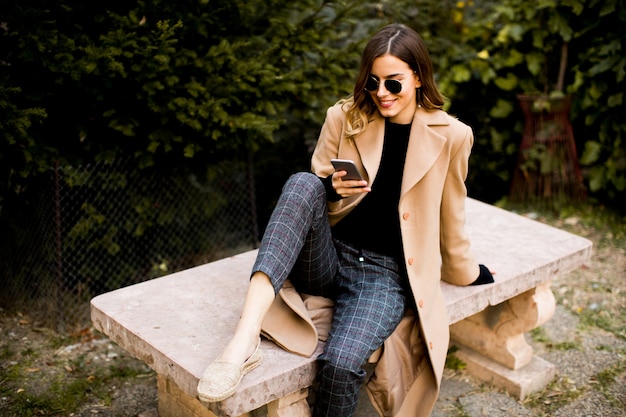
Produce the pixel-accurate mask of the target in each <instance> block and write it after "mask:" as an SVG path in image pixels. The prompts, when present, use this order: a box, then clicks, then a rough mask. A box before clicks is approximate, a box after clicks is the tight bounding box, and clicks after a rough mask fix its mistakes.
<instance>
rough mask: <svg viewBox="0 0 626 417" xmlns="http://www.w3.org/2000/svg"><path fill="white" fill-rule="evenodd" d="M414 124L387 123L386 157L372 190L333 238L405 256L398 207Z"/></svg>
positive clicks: (381, 252)
mask: <svg viewBox="0 0 626 417" xmlns="http://www.w3.org/2000/svg"><path fill="white" fill-rule="evenodd" d="M410 132H411V125H410V124H408V125H400V124H395V123H391V122H390V121H389V119H387V120H386V122H385V138H384V144H383V154H382V157H381V160H380V167H379V168H378V173H377V175H376V178H375V180H374V183H373V184H372V190H371V191H370V192H369V193H368V195H367V196H365V198H363V201H361V202H360V203H359V205H358V206H356V207H355V208H354V210H352V211H351V212H350V214H348V215H347V216H346V217H345V218H343V219H342V220H341V221H340V222H339V223H337V224H336V225H335V226H334V227H333V228H332V232H333V236H334V237H335V238H337V239H339V240H341V241H343V242H346V243H350V244H353V245H355V246H357V247H360V248H363V249H366V250H371V251H374V252H377V253H380V254H384V255H390V256H402V238H401V234H400V219H399V217H398V204H399V202H400V188H401V186H402V173H403V171H404V161H405V159H406V150H407V146H408V144H409V134H410Z"/></svg>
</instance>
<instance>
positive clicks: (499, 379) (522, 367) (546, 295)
mask: <svg viewBox="0 0 626 417" xmlns="http://www.w3.org/2000/svg"><path fill="white" fill-rule="evenodd" d="M550 284H551V283H550V282H546V283H544V284H542V285H539V286H537V287H536V288H534V289H532V290H529V291H526V292H525V293H523V294H520V295H518V296H517V297H515V298H512V299H510V300H508V301H505V302H503V303H501V304H498V305H496V306H491V307H488V308H487V309H485V310H483V311H481V312H480V313H478V314H475V315H473V316H471V317H468V318H466V319H464V320H462V321H460V322H458V323H455V324H453V325H451V326H450V334H451V337H452V339H453V340H454V341H456V342H457V343H458V344H459V345H460V346H461V350H460V351H458V352H456V356H457V357H458V358H459V359H461V360H462V361H464V362H465V363H466V364H467V369H468V371H469V372H471V373H472V374H473V375H474V376H476V377H477V378H479V379H481V380H483V381H486V382H490V383H493V384H494V385H496V386H499V387H502V388H504V389H505V390H506V391H508V392H509V393H510V394H511V395H514V396H516V397H519V398H520V399H524V398H525V397H526V395H528V394H529V393H531V392H534V391H539V390H541V389H543V388H544V387H545V386H546V385H547V384H548V383H549V382H550V381H551V380H552V378H553V377H554V373H555V368H554V365H553V364H551V363H549V362H547V361H545V360H543V359H541V358H539V357H537V356H534V355H533V349H532V347H531V346H530V345H528V343H527V342H526V340H525V338H524V333H526V332H528V331H530V330H532V329H534V328H536V327H538V326H540V325H542V324H544V323H545V322H547V321H548V320H549V319H550V318H551V317H552V315H553V314H554V309H555V305H556V303H555V300H554V295H553V294H552V291H551V290H550Z"/></svg>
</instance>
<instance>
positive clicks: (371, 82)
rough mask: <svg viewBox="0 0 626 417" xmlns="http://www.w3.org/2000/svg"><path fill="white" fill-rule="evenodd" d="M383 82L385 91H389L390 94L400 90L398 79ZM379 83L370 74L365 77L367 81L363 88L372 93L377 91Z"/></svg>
mask: <svg viewBox="0 0 626 417" xmlns="http://www.w3.org/2000/svg"><path fill="white" fill-rule="evenodd" d="M384 84H385V88H386V89H387V91H389V92H390V93H391V94H398V93H399V92H400V91H402V83H400V81H398V80H385V82H384ZM379 85H380V81H378V79H377V78H375V77H372V76H371V75H370V77H369V78H368V79H367V82H366V83H365V88H364V90H365V91H367V92H369V93H374V92H376V91H378V86H379Z"/></svg>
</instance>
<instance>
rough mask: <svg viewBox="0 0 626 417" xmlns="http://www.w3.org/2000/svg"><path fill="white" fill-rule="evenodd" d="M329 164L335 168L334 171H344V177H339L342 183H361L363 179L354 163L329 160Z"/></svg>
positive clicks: (347, 160) (342, 160)
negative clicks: (348, 181) (349, 181)
mask: <svg viewBox="0 0 626 417" xmlns="http://www.w3.org/2000/svg"><path fill="white" fill-rule="evenodd" d="M330 163H331V164H333V167H335V171H346V175H344V176H343V177H341V180H342V181H347V180H352V181H354V180H356V181H362V180H363V179H364V178H363V176H362V175H361V173H360V172H359V169H358V168H357V166H356V165H355V163H354V161H351V160H349V159H331V160H330Z"/></svg>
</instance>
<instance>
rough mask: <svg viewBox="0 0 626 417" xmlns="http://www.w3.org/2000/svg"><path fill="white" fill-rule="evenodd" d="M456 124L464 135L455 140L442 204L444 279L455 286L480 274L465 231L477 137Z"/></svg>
mask: <svg viewBox="0 0 626 417" xmlns="http://www.w3.org/2000/svg"><path fill="white" fill-rule="evenodd" d="M455 123H458V124H459V125H461V127H460V128H459V129H455V131H456V132H462V133H461V134H459V135H458V137H456V138H454V143H453V146H452V149H451V154H450V165H449V167H448V172H447V175H446V180H445V183H444V189H443V195H442V201H441V217H440V219H441V225H440V231H441V236H440V245H441V247H440V250H441V258H442V264H441V278H442V279H443V280H444V281H446V282H449V283H451V284H454V285H468V284H471V283H472V282H474V281H475V280H476V278H477V277H478V275H479V272H480V271H479V267H478V263H477V262H476V260H475V259H474V256H473V254H472V252H471V245H470V240H469V237H468V235H467V233H466V231H465V200H466V198H467V189H466V187H465V179H466V178H467V172H468V164H469V156H470V152H471V149H472V145H473V143H474V135H473V133H472V130H471V129H470V128H469V126H466V125H464V124H462V123H461V122H459V121H456V120H455Z"/></svg>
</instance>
